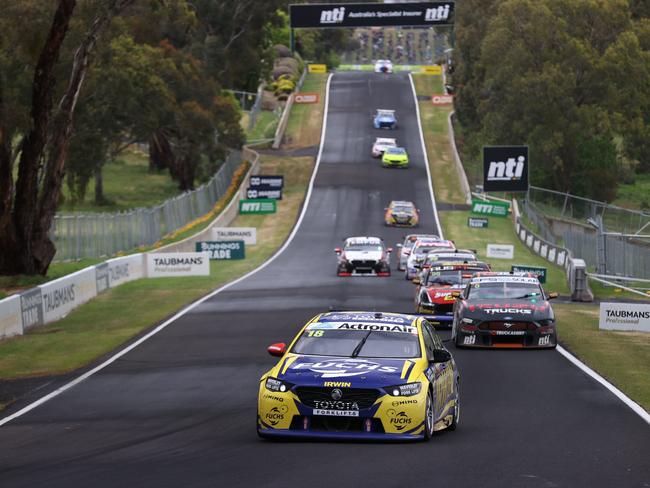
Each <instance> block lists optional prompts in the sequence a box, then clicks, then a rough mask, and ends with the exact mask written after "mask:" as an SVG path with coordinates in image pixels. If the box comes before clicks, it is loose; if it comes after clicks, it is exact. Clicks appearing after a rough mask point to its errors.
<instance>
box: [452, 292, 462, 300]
mask: <svg viewBox="0 0 650 488" xmlns="http://www.w3.org/2000/svg"><path fill="white" fill-rule="evenodd" d="M451 296H452V297H454V298H455V299H456V300H458V299H459V298H460V292H459V291H452V292H451Z"/></svg>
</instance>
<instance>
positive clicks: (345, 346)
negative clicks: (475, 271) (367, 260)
mask: <svg viewBox="0 0 650 488" xmlns="http://www.w3.org/2000/svg"><path fill="white" fill-rule="evenodd" d="M268 352H269V353H270V354H271V355H273V356H278V357H280V358H281V359H280V361H279V362H278V363H277V364H276V365H275V367H273V368H272V369H271V370H270V371H268V372H267V373H266V374H264V375H263V376H262V377H261V379H260V386H259V398H258V404H257V432H258V434H259V435H260V436H261V437H276V436H277V437H324V438H339V439H384V440H388V439H404V440H428V439H430V438H431V437H432V436H433V434H434V433H435V432H436V431H439V430H442V429H449V430H455V429H456V426H457V425H458V422H459V419H460V396H459V390H458V386H459V381H460V376H459V373H458V368H457V367H456V363H455V361H454V359H453V357H452V355H451V353H450V352H449V351H448V350H447V349H446V348H445V347H444V345H443V343H442V341H441V340H440V338H439V337H438V335H437V333H436V331H435V329H434V328H433V326H431V324H429V323H428V322H427V321H426V320H425V319H424V318H423V317H417V316H414V315H403V314H397V313H382V312H329V313H323V314H320V315H317V316H316V317H314V318H313V319H311V320H310V321H309V322H308V323H307V324H306V325H305V326H304V327H303V328H302V330H301V331H300V333H299V334H298V335H297V336H296V337H295V339H294V340H293V341H292V342H291V344H290V345H289V346H288V347H287V346H286V344H284V343H278V344H273V345H271V346H269V348H268Z"/></svg>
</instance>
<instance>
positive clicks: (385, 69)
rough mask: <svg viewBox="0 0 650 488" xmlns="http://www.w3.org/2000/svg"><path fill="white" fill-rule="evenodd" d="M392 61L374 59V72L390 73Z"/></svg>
mask: <svg viewBox="0 0 650 488" xmlns="http://www.w3.org/2000/svg"><path fill="white" fill-rule="evenodd" d="M392 72H393V63H392V62H391V61H390V60H389V59H378V60H377V61H375V73H392Z"/></svg>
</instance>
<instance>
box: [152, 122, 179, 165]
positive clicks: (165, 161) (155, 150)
mask: <svg viewBox="0 0 650 488" xmlns="http://www.w3.org/2000/svg"><path fill="white" fill-rule="evenodd" d="M173 158H174V154H173V152H172V148H171V146H170V144H169V139H168V138H167V136H166V135H165V132H164V130H163V129H158V130H157V131H156V132H154V133H153V134H152V135H151V138H150V139H149V171H155V170H163V169H167V168H169V167H170V161H171V160H172V159H173Z"/></svg>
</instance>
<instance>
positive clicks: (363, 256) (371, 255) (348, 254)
mask: <svg viewBox="0 0 650 488" xmlns="http://www.w3.org/2000/svg"><path fill="white" fill-rule="evenodd" d="M382 254H383V253H382V252H381V251H345V259H347V260H348V261H352V260H372V259H374V260H375V261H378V260H380V259H381V257H382Z"/></svg>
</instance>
